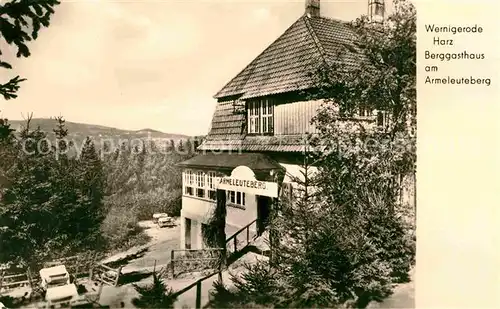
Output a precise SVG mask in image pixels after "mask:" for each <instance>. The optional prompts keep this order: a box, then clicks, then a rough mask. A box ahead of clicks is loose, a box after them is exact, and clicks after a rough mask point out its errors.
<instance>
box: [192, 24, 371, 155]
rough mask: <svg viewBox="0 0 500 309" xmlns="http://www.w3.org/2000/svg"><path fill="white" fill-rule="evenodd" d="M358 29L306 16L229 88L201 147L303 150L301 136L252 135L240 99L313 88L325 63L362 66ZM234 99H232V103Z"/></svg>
mask: <svg viewBox="0 0 500 309" xmlns="http://www.w3.org/2000/svg"><path fill="white" fill-rule="evenodd" d="M355 38H356V36H355V33H354V31H353V29H351V28H350V26H349V25H348V24H347V23H345V22H342V21H338V20H333V19H329V18H323V17H308V16H307V15H304V16H302V17H300V18H299V19H298V20H297V21H296V22H295V23H293V24H292V25H291V26H290V27H289V28H288V29H287V30H286V31H285V32H284V33H283V34H282V35H281V36H280V37H279V38H278V39H277V40H276V41H274V42H273V43H272V44H271V45H270V46H269V47H268V48H266V49H265V50H264V51H263V52H262V53H261V54H260V55H259V56H257V58H255V60H253V61H252V62H251V63H250V64H249V65H248V66H247V67H246V68H244V69H243V70H242V71H241V72H240V73H239V74H238V75H236V77H235V78H233V79H232V80H231V81H230V82H229V83H228V84H227V85H226V86H224V87H223V88H222V89H221V90H220V91H219V92H218V93H217V94H216V95H215V97H216V98H217V99H218V100H219V102H218V103H217V107H216V110H215V113H214V116H213V119H212V124H211V129H210V132H209V133H208V135H207V137H206V140H205V141H204V142H203V144H202V145H201V146H200V147H199V148H198V149H200V150H216V151H240V150H241V151H264V152H302V151H304V143H305V141H304V138H303V136H298V135H281V136H247V135H246V126H245V125H246V123H245V115H244V112H245V110H244V107H243V106H242V105H240V104H238V103H237V102H235V101H234V100H232V99H233V98H234V97H239V99H241V100H245V99H248V98H253V97H260V96H268V95H274V94H280V93H285V92H292V91H299V90H305V89H309V88H311V87H313V86H314V80H313V79H312V77H311V75H310V73H313V72H314V71H315V70H316V69H317V68H318V67H319V66H321V65H324V64H328V65H331V64H336V63H342V64H345V65H347V66H352V67H357V66H359V64H360V62H361V61H363V60H362V58H361V55H360V54H358V53H357V52H356V49H355V48H354V46H353V45H354V44H353V42H354V40H355ZM229 98H231V100H229Z"/></svg>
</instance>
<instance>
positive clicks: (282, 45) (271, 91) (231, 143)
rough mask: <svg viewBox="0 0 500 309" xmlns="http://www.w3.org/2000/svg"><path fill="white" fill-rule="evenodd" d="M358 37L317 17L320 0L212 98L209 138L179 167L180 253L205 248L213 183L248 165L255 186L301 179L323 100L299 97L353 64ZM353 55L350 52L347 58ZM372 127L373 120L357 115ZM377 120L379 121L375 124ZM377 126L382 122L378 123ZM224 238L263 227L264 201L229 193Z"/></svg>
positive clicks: (379, 7)
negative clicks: (320, 75) (329, 68)
mask: <svg viewBox="0 0 500 309" xmlns="http://www.w3.org/2000/svg"><path fill="white" fill-rule="evenodd" d="M383 5H384V3H383V1H380V0H377V1H371V0H370V1H368V11H369V14H371V16H372V18H373V19H374V20H380V19H381V18H383V14H384V7H383ZM353 38H355V34H354V32H353V30H352V29H351V28H350V27H349V25H348V24H347V23H345V22H343V21H339V20H334V19H329V18H325V17H322V16H321V15H320V1H319V0H307V1H306V5H305V13H304V15H303V16H301V17H300V18H298V20H297V21H296V22H294V23H293V24H292V25H291V26H290V27H289V28H288V29H287V30H286V31H285V32H284V33H283V34H282V35H281V36H280V37H278V38H277V39H276V40H275V41H274V42H273V43H272V44H271V45H270V46H269V47H267V48H266V49H265V50H264V51H263V52H262V53H261V54H260V55H258V56H257V57H256V58H255V59H254V60H253V61H252V62H251V63H250V64H248V65H247V66H246V67H245V68H244V69H243V70H242V71H241V72H240V73H239V74H237V75H236V76H235V77H234V78H233V79H232V80H230V81H229V82H228V83H227V84H226V85H225V86H224V87H222V89H221V90H220V91H219V92H218V93H217V94H216V95H215V99H217V105H216V109H215V113H214V115H213V119H212V123H211V128H210V131H209V133H208V135H207V137H206V140H205V141H204V142H203V143H202V145H200V147H199V148H198V150H199V151H200V152H201V153H200V154H199V155H198V156H196V157H194V158H192V159H190V160H187V161H185V162H182V163H181V164H180V166H181V167H182V169H183V173H182V174H183V197H182V210H181V248H182V249H202V248H203V247H204V243H203V237H202V234H203V232H202V231H203V229H204V227H205V226H206V224H207V223H208V222H209V219H210V216H211V213H212V212H213V210H214V209H215V206H216V198H215V197H216V189H217V187H216V186H217V184H216V180H217V179H218V177H223V176H229V175H230V174H231V172H232V171H233V170H234V169H235V168H236V167H238V166H246V167H248V168H250V169H251V170H252V171H253V172H254V173H255V178H256V179H257V180H260V181H274V182H277V183H278V184H279V187H280V188H288V189H289V188H293V186H294V185H296V184H295V183H294V179H296V177H299V178H300V177H302V174H301V171H300V170H301V168H300V164H301V160H302V157H303V156H302V153H303V152H304V151H305V150H306V149H305V147H306V144H305V141H304V137H305V135H306V134H314V133H317V129H316V128H315V126H314V124H312V123H311V119H312V118H313V117H314V116H315V115H316V112H317V110H318V108H319V107H320V104H321V101H316V100H313V101H311V100H308V99H307V96H306V95H304V94H303V93H304V91H307V90H309V89H312V88H313V87H314V86H315V80H314V78H313V77H312V76H311V73H313V72H315V71H316V70H317V69H318V68H319V67H320V66H322V65H323V64H325V63H326V64H332V63H335V62H338V61H342V62H343V63H344V64H346V65H352V66H356V65H358V63H359V62H358V61H359V55H358V54H356V52H355V51H354V49H349V48H347V51H346V52H344V53H343V55H342V59H340V58H339V57H338V52H339V50H344V47H345V46H349V45H353ZM350 50H351V51H350ZM361 117H365V118H366V120H367V121H372V122H374V123H376V122H377V117H375V115H372V114H371V113H370V114H368V115H361ZM378 118H381V117H378ZM379 120H383V117H382V119H379ZM226 203H227V216H226V238H228V237H230V236H231V235H233V234H234V233H235V232H236V231H238V230H239V229H241V228H242V227H245V226H246V225H248V224H249V223H251V222H253V221H254V220H257V223H259V224H260V225H259V224H256V225H255V226H254V227H252V233H257V229H258V228H259V226H262V225H263V224H265V220H266V218H267V215H268V211H269V209H268V208H269V199H268V198H266V197H262V196H259V195H252V194H249V193H248V192H241V191H227V197H226Z"/></svg>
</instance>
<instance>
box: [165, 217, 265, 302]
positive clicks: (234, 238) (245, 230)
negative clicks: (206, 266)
mask: <svg viewBox="0 0 500 309" xmlns="http://www.w3.org/2000/svg"><path fill="white" fill-rule="evenodd" d="M252 225H255V231H256V233H255V235H253V236H252V237H251V231H250V228H251V227H252ZM238 236H244V237H245V238H244V241H243V243H244V246H242V247H241V248H238V244H240V243H241V241H239V240H238ZM257 236H258V234H257V219H255V220H253V221H252V222H250V223H248V224H247V225H245V226H244V227H242V228H241V229H239V230H238V231H237V232H236V233H234V234H233V235H231V237H229V238H228V239H226V249H227V251H230V252H231V253H235V252H237V251H238V249H243V248H244V247H246V246H247V245H248V244H249V243H250V241H252V240H253V239H255V237H257ZM228 246H229V248H228ZM231 246H232V249H233V250H229V249H231ZM205 250H215V251H221V250H222V249H221V248H216V249H205ZM174 251H187V252H189V251H200V250H172V261H174V254H175V253H174ZM227 251H226V252H227ZM226 254H227V253H226ZM226 258H227V256H226ZM226 260H227V259H226ZM227 266H229V265H226V267H227ZM171 267H172V270H171V271H172V274H173V273H174V271H173V263H172V264H171ZM221 273H222V269H219V270H217V271H214V272H213V273H211V274H209V275H207V276H205V277H203V278H201V279H198V280H196V281H195V282H193V283H191V284H190V285H188V286H186V287H185V288H183V289H182V290H179V291H177V292H175V293H174V294H173V295H172V296H173V297H179V296H181V295H182V294H184V293H186V292H188V291H190V290H191V289H193V288H195V287H196V304H195V308H196V309H198V308H201V298H202V293H201V292H202V290H201V287H202V284H203V281H205V280H207V279H210V278H212V277H213V276H215V275H217V274H221Z"/></svg>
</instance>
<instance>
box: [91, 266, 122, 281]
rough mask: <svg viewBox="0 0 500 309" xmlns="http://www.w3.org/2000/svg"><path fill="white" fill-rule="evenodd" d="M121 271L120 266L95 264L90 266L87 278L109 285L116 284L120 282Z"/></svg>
mask: <svg viewBox="0 0 500 309" xmlns="http://www.w3.org/2000/svg"><path fill="white" fill-rule="evenodd" d="M121 271H122V266H120V267H119V268H112V267H109V266H106V265H104V264H97V265H95V266H94V267H92V268H90V271H89V279H90V280H91V281H97V282H101V283H103V284H106V285H110V286H118V284H119V283H120V275H121Z"/></svg>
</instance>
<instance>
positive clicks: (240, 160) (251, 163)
mask: <svg viewBox="0 0 500 309" xmlns="http://www.w3.org/2000/svg"><path fill="white" fill-rule="evenodd" d="M177 165H178V166H181V167H195V168H214V169H234V168H236V167H238V166H241V165H243V166H247V167H249V168H250V169H251V170H252V171H254V172H267V171H271V170H276V169H283V167H282V166H281V165H280V164H279V163H278V162H277V161H276V160H274V159H272V158H270V157H269V156H267V155H265V154H263V153H228V152H225V153H217V152H206V153H202V154H200V155H197V156H196V157H194V158H191V159H189V160H186V161H183V162H181V163H178V164H177Z"/></svg>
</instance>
